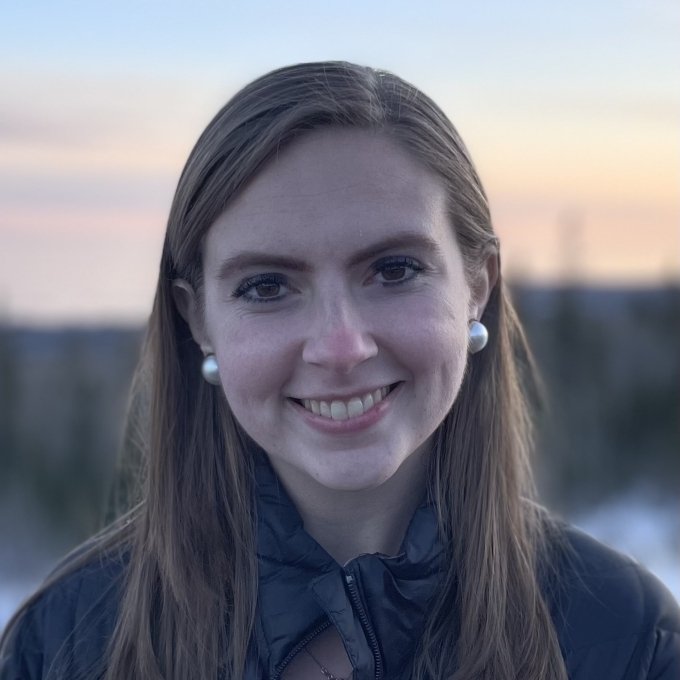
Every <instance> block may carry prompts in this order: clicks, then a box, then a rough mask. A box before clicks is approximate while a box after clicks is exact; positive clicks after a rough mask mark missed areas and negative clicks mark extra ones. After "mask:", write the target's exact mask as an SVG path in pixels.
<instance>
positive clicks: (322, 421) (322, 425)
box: [288, 383, 403, 434]
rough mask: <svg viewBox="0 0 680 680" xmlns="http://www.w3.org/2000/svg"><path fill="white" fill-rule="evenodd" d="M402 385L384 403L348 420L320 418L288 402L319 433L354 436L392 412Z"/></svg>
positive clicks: (298, 405)
mask: <svg viewBox="0 0 680 680" xmlns="http://www.w3.org/2000/svg"><path fill="white" fill-rule="evenodd" d="M402 384H403V383H399V384H398V385H397V386H396V387H395V388H394V389H393V390H392V391H391V392H390V393H389V394H388V395H387V396H386V397H385V398H384V399H383V400H382V401H380V402H379V403H378V404H376V405H375V406H373V407H372V408H370V409H369V410H368V411H366V413H362V414H361V415H360V416H356V417H355V418H347V419H346V420H333V419H332V418H326V417H325V416H319V415H316V414H315V413H312V412H311V411H308V410H307V409H306V408H305V407H304V406H300V404H298V403H297V402H295V401H293V400H292V399H289V400H288V401H289V402H290V403H291V404H292V405H293V408H295V409H296V410H297V412H298V413H299V414H300V415H301V416H302V418H304V420H305V422H306V423H307V424H308V425H309V426H310V427H312V428H314V429H315V430H317V431H318V432H322V433H323V434H353V433H355V432H361V431H362V430H366V429H368V428H369V427H371V426H373V425H375V424H376V423H377V422H378V421H379V420H381V419H382V418H383V416H384V415H385V414H386V413H387V412H388V411H389V410H390V407H391V406H392V401H393V397H394V396H395V395H396V393H397V392H399V390H400V389H401V386H402Z"/></svg>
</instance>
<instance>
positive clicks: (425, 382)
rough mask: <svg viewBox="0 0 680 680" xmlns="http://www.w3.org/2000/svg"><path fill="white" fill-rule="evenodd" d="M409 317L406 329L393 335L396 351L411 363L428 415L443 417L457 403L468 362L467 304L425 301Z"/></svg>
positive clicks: (416, 394)
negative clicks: (456, 399) (397, 334)
mask: <svg viewBox="0 0 680 680" xmlns="http://www.w3.org/2000/svg"><path fill="white" fill-rule="evenodd" d="M409 318H410V322H409V324H408V326H407V327H406V329H405V330H404V332H403V333H401V334H399V336H398V337H397V336H396V335H394V336H393V342H392V343H391V344H392V347H393V348H394V353H395V355H396V356H397V358H398V361H399V362H400V363H402V364H404V365H405V366H408V367H409V370H410V372H411V374H412V376H411V377H412V379H413V383H414V389H415V396H416V398H417V399H418V401H419V402H420V403H421V404H423V408H424V409H426V410H427V411H428V415H429V416H431V417H435V416H439V415H441V416H442V417H443V415H445V414H446V413H447V412H448V410H449V409H450V408H451V406H452V405H453V402H454V400H455V398H456V396H457V394H458V391H459V389H460V385H461V383H462V380H463V376H464V373H465V367H466V365H467V358H468V351H467V347H468V320H467V305H466V303H465V301H459V300H455V301H449V300H442V301H432V300H430V301H423V303H422V304H420V305H417V306H414V308H413V309H412V310H411V313H410V315H409ZM430 412H431V413H430ZM435 412H436V413H435Z"/></svg>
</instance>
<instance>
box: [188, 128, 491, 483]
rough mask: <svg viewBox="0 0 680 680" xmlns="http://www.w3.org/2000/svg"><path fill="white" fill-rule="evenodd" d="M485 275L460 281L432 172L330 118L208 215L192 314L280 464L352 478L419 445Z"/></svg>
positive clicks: (457, 378) (255, 430)
mask: <svg viewBox="0 0 680 680" xmlns="http://www.w3.org/2000/svg"><path fill="white" fill-rule="evenodd" d="M488 287H489V276H488V274H487V272H486V270H485V271H484V272H482V274H481V276H480V283H479V284H476V285H475V288H474V289H471V287H470V286H469V284H468V282H467V281H466V277H465V275H464V268H463V261H462V258H461V253H460V249H459V247H458V245H457V243H456V239H455V236H454V232H453V229H452V226H451V224H450V221H449V218H448V217H447V210H446V195H445V191H444V188H443V185H442V183H441V182H440V180H439V179H438V178H437V177H436V176H435V175H433V174H431V173H430V172H429V171H428V170H426V169H424V168H423V167H422V166H421V165H420V164H418V163H417V162H415V161H414V160H413V159H412V158H411V157H410V156H408V155H407V154H406V153H405V152H403V151H402V150H401V149H400V148H399V147H398V146H396V145H395V143H393V142H391V141H389V140H388V139H387V138H385V137H381V136H378V135H374V134H369V133H365V132H359V131H324V132H318V133H313V134H310V135H308V136H307V137H305V138H303V139H302V140H301V141H299V142H297V143H295V144H294V145H292V146H291V147H289V148H287V149H286V150H285V151H283V152H282V153H281V154H280V155H279V156H278V157H277V158H276V159H275V160H274V161H272V162H271V163H270V164H269V165H268V166H267V167H266V168H265V169H264V170H263V171H262V172H261V173H260V174H259V175H257V177H256V178H255V179H254V180H253V181H252V182H251V183H250V184H249V186H248V188H247V189H246V190H245V191H244V192H243V193H242V194H241V195H240V196H239V198H238V199H237V200H236V201H235V202H234V203H233V204H232V205H230V207H229V208H228V209H227V210H226V212H225V213H224V214H223V215H222V216H221V217H220V218H219V219H218V220H217V221H216V222H215V223H214V224H213V225H212V226H211V227H210V229H209V231H208V233H207V236H206V238H205V242H204V295H205V307H204V312H203V314H204V316H203V318H202V319H201V321H202V323H199V322H196V321H195V319H196V318H197V317H196V306H195V305H194V307H193V312H191V313H190V314H189V318H190V320H191V319H194V322H193V323H192V322H191V321H190V323H191V325H192V329H193V330H194V337H195V338H196V339H197V341H198V342H199V343H200V344H201V346H202V348H203V350H204V352H206V353H208V352H212V353H214V354H215V355H216V358H217V363H218V365H219V370H220V377H221V380H222V388H223V389H224V393H225V395H226V397H227V400H228V402H229V405H230V407H231V409H232V411H233V413H234V415H235V417H236V418H237V419H238V421H239V422H240V424H241V425H242V426H243V428H244V429H245V430H246V431H247V432H248V434H249V435H250V436H251V437H252V438H253V439H254V440H255V441H256V442H257V443H258V444H259V445H260V446H261V447H262V448H263V449H264V450H265V451H266V452H267V453H268V455H269V457H270V460H271V462H272V464H273V465H274V467H275V468H276V469H277V471H279V472H280V473H283V474H284V475H285V473H286V471H287V472H288V473H290V474H294V475H295V476H296V477H297V478H304V479H308V480H310V481H311V480H315V482H316V483H319V484H321V485H323V486H325V487H327V488H329V489H335V490H357V491H358V490H364V489H370V488H374V487H376V486H378V485H380V484H382V483H383V482H385V481H387V480H388V479H389V478H390V477H391V476H392V475H394V474H395V472H396V471H397V470H398V469H399V467H400V466H401V465H402V464H403V463H404V462H405V461H406V460H407V459H408V458H409V457H410V456H411V455H412V454H413V453H414V452H415V451H416V450H418V449H419V447H420V450H421V451H422V450H423V445H427V440H428V438H429V437H430V435H432V433H433V432H434V431H435V429H436V428H437V426H438V425H439V424H440V423H441V421H442V420H443V418H444V417H445V415H446V414H447V412H448V411H449V409H450V408H451V406H452V404H453V402H454V399H455V398H456V395H457V393H458V390H459V388H460V385H461V381H462V378H463V373H464V371H465V364H466V360H467V343H468V320H469V319H471V318H479V317H480V316H481V312H482V308H483V304H484V303H485V301H486V298H487V295H488ZM192 315H193V316H192ZM386 390H387V392H388V393H387V396H384V397H383V394H384V393H385V391H386ZM369 395H371V396H370V397H369ZM381 398H382V400H380V399H381ZM315 412H316V413H315ZM329 416H330V417H329Z"/></svg>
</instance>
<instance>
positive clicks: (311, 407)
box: [303, 387, 390, 420]
mask: <svg viewBox="0 0 680 680" xmlns="http://www.w3.org/2000/svg"><path fill="white" fill-rule="evenodd" d="M389 390H390V388H389V387H381V388H380V389H377V390H375V392H368V393H367V394H365V395H364V396H363V397H362V398H359V397H352V398H351V399H350V400H349V401H348V402H347V403H345V402H344V401H339V400H336V401H333V402H331V404H330V405H329V404H328V402H325V401H317V400H316V399H304V400H303V404H304V407H305V408H306V409H307V410H308V411H311V412H312V413H314V414H315V415H317V416H318V415H321V416H324V417H325V418H332V419H333V420H347V419H348V418H356V417H357V416H360V415H362V414H364V413H366V411H368V410H369V409H371V408H373V407H374V406H375V405H376V404H379V403H380V402H381V401H382V400H383V399H384V398H385V397H386V396H387V395H388V394H389Z"/></svg>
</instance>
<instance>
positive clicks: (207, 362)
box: [201, 354, 220, 385]
mask: <svg viewBox="0 0 680 680" xmlns="http://www.w3.org/2000/svg"><path fill="white" fill-rule="evenodd" d="M201 373H202V374H203V377H204V378H205V380H206V382H209V383H210V384H211V385H219V384H220V369H219V368H218V366H217V359H215V355H214V354H208V355H207V356H206V357H205V358H204V359H203V363H202V364H201Z"/></svg>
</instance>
